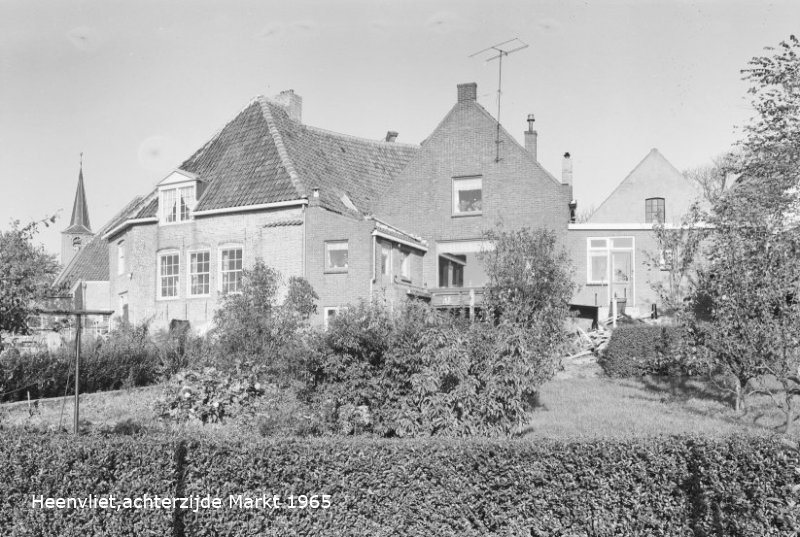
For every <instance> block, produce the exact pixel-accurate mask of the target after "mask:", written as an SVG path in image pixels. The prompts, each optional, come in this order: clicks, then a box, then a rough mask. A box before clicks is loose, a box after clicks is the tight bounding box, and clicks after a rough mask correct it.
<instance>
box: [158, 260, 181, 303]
mask: <svg viewBox="0 0 800 537" xmlns="http://www.w3.org/2000/svg"><path fill="white" fill-rule="evenodd" d="M180 267H181V262H180V254H178V253H169V254H161V255H160V256H158V297H159V298H177V296H178V284H179V282H180Z"/></svg>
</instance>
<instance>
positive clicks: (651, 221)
mask: <svg viewBox="0 0 800 537" xmlns="http://www.w3.org/2000/svg"><path fill="white" fill-rule="evenodd" d="M659 201H660V202H661V203H660V205H661V209H663V211H661V220H658V219H657V218H652V217H651V218H648V213H649V212H650V210H649V207H648V205H650V204H651V202H652V203H653V204H654V205H659V204H658V202H659ZM653 214H658V211H656V212H655V213H653ZM666 220H667V200H666V198H659V197H656V198H647V199H645V200H644V222H645V224H663V223H664V222H666Z"/></svg>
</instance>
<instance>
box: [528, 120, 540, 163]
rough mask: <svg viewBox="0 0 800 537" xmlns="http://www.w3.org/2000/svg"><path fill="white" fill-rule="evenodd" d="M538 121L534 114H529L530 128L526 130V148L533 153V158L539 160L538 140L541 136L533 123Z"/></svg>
mask: <svg viewBox="0 0 800 537" xmlns="http://www.w3.org/2000/svg"><path fill="white" fill-rule="evenodd" d="M534 121H536V118H534V117H533V114H528V130H527V131H525V149H527V150H528V151H529V152H530V154H531V155H533V160H537V161H538V160H539V159H538V158H537V151H538V149H537V147H536V146H537V141H538V138H539V133H538V132H536V131H535V130H533V123H534Z"/></svg>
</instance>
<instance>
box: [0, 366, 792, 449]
mask: <svg viewBox="0 0 800 537" xmlns="http://www.w3.org/2000/svg"><path fill="white" fill-rule="evenodd" d="M162 389H163V387H162V386H160V385H156V386H148V387H146V388H133V389H128V390H119V391H114V392H101V393H94V394H86V395H82V396H81V406H80V410H81V414H80V417H81V423H82V427H83V428H84V429H94V430H97V429H102V428H111V427H114V426H115V425H117V424H120V423H123V422H126V421H127V420H130V421H133V422H135V423H137V424H140V425H143V426H144V427H146V428H147V429H148V430H172V431H181V430H184V431H185V430H194V431H198V430H200V431H202V433H204V434H209V435H215V434H222V435H231V434H235V435H237V436H240V435H244V436H248V435H258V434H259V433H258V431H257V427H256V425H255V423H256V420H254V419H252V418H251V419H249V420H245V421H238V422H226V423H223V424H210V425H206V426H201V425H200V424H199V423H187V424H182V425H178V426H175V425H169V424H166V423H164V422H162V421H161V420H159V419H158V417H157V416H156V414H155V412H154V411H153V409H152V402H153V401H154V400H155V399H157V398H158V397H159V396H160V395H161V393H162ZM540 402H541V405H542V406H541V408H539V409H537V410H536V411H535V412H533V413H532V414H531V419H530V422H529V423H528V425H527V427H526V428H525V430H524V437H525V438H528V439H531V440H536V439H545V438H546V439H555V440H567V441H569V440H587V439H595V438H609V439H614V438H616V439H623V438H641V437H652V436H658V435H676V434H698V435H703V436H707V437H725V436H730V435H737V434H738V435H741V434H747V435H770V434H774V433H776V432H778V431H779V430H781V427H782V425H783V418H782V415H781V414H780V412H779V411H778V410H777V409H776V408H775V407H774V405H773V403H772V401H771V400H770V399H769V398H768V397H767V396H751V397H750V399H749V402H748V410H747V412H746V413H744V414H743V415H737V414H736V413H735V412H734V411H733V409H732V408H731V404H730V401H727V400H726V396H725V394H724V393H723V392H721V391H720V390H719V389H718V388H716V387H715V386H714V385H712V384H709V383H707V382H704V381H701V380H683V381H682V380H674V381H670V380H669V379H657V378H643V379H610V378H605V377H595V378H591V377H590V378H580V377H578V378H569V379H563V378H562V379H555V380H552V381H550V382H549V383H547V384H545V385H544V386H543V387H542V390H541V392H540ZM62 405H63V417H62ZM73 408H74V407H73V400H72V398H71V397H69V398H67V400H66V401H63V402H62V399H61V398H57V399H50V400H42V401H40V402H38V404H35V405H34V406H32V407H31V408H30V409H29V407H28V404H27V403H26V402H21V403H11V404H3V405H0V423H3V424H6V425H10V426H21V427H26V426H27V427H36V428H41V429H49V430H56V429H58V427H59V422H60V423H61V427H62V428H65V429H67V430H71V429H72V423H73V421H72V413H73ZM283 408H284V411H286V409H287V407H283ZM288 418H291V416H287V419H288ZM282 421H286V420H282ZM796 431H797V432H796V433H795V434H793V437H794V438H795V439H800V426H797V427H796Z"/></svg>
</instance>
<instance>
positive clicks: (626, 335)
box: [598, 324, 681, 378]
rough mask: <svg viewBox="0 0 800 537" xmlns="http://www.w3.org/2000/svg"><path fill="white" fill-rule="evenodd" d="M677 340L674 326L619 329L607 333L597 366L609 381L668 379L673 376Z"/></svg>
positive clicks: (627, 326) (637, 326)
mask: <svg viewBox="0 0 800 537" xmlns="http://www.w3.org/2000/svg"><path fill="white" fill-rule="evenodd" d="M680 338H681V332H680V329H679V328H677V327H674V326H658V325H649V324H634V325H623V326H620V327H618V328H616V329H615V330H614V331H613V332H612V333H611V339H610V340H609V342H608V346H607V347H606V349H605V352H604V353H603V355H602V356H601V357H600V359H599V360H598V363H599V364H600V366H601V367H602V368H603V371H605V373H606V375H608V376H610V377H616V378H625V377H641V376H644V375H670V374H673V373H675V368H676V365H677V362H676V360H675V358H676V356H677V355H678V353H679V352H680Z"/></svg>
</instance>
